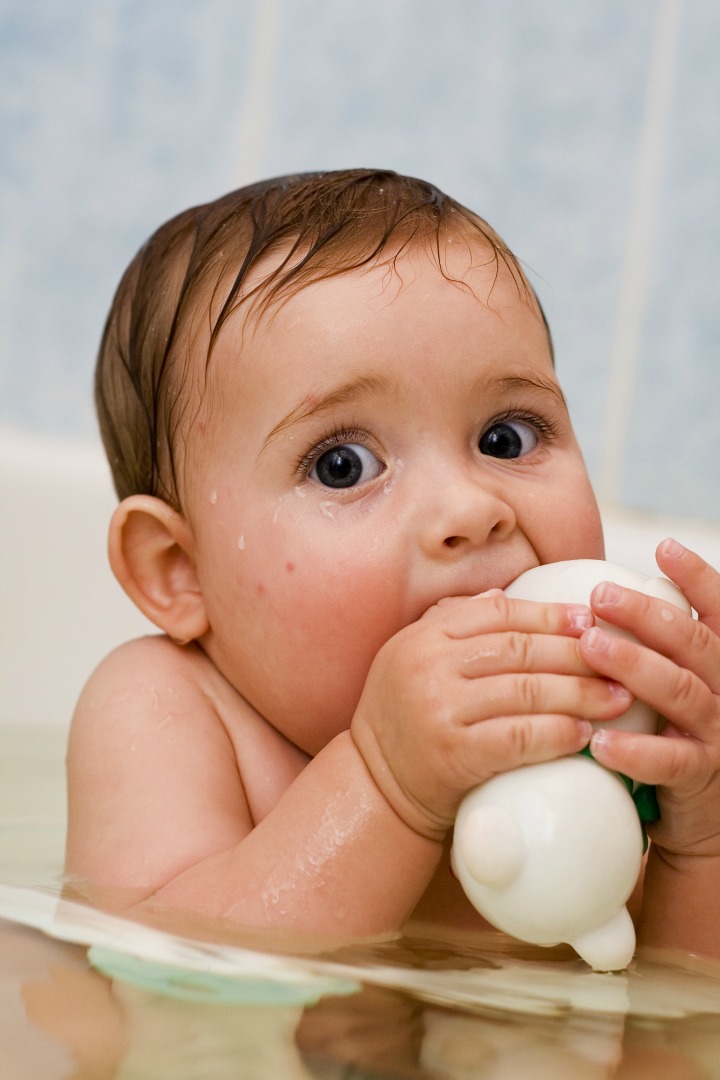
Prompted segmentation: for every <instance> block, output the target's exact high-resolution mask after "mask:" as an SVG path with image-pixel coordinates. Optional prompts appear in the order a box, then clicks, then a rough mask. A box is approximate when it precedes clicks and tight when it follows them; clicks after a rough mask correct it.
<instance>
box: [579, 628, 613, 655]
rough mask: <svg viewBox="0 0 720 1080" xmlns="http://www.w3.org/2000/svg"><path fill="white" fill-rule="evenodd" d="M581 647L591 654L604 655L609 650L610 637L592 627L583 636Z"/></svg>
mask: <svg viewBox="0 0 720 1080" xmlns="http://www.w3.org/2000/svg"><path fill="white" fill-rule="evenodd" d="M583 645H584V646H585V647H586V648H587V649H590V650H591V651H592V652H599V653H606V652H607V651H608V649H609V648H610V635H609V634H606V633H605V631H604V630H601V629H600V627H599V626H593V627H592V628H591V629H590V630H588V632H587V633H586V634H585V635H584V636H583Z"/></svg>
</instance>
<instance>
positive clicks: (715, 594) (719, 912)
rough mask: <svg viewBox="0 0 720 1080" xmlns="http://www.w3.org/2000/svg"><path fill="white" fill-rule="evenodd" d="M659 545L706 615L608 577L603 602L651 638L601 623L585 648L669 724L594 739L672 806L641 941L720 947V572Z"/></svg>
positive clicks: (665, 566) (613, 761)
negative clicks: (615, 631)
mask: <svg viewBox="0 0 720 1080" xmlns="http://www.w3.org/2000/svg"><path fill="white" fill-rule="evenodd" d="M657 557H658V565H659V567H660V569H661V570H662V571H663V572H664V573H665V574H667V576H668V577H669V578H671V579H672V580H673V581H674V582H675V583H676V585H678V587H679V588H680V589H681V590H682V592H683V593H684V594H685V596H686V597H687V599H688V601H689V602H690V603H691V604H692V606H693V607H694V608H695V610H696V611H697V613H698V618H697V619H696V620H693V619H691V618H690V617H689V616H687V615H685V614H684V613H682V612H680V611H678V610H677V609H676V608H674V607H672V606H671V605H669V604H666V603H663V602H662V601H659V600H652V599H650V598H648V597H646V596H643V595H641V594H640V593H636V592H632V591H630V590H627V589H617V588H616V589H615V590H612V591H610V592H608V590H604V589H603V588H602V587H599V589H598V590H596V591H595V593H594V594H593V602H592V606H593V609H594V611H595V612H596V614H597V615H598V616H601V617H602V618H603V619H606V620H607V621H608V622H611V623H613V624H614V625H615V626H618V627H622V628H624V629H626V630H629V631H630V632H631V633H632V634H633V635H634V636H635V637H636V638H637V639H638V640H639V641H640V642H642V645H637V644H635V643H633V642H631V641H627V640H624V639H620V638H617V637H610V636H609V635H605V634H598V633H597V632H596V631H593V632H591V633H590V634H588V635H586V637H585V638H584V639H583V640H582V642H581V652H582V655H583V656H584V657H585V659H586V660H587V662H588V663H589V664H590V665H592V666H593V667H594V668H595V670H596V671H598V673H601V674H604V675H607V676H608V677H611V678H614V679H617V680H619V681H621V682H622V683H623V684H624V685H625V686H627V687H628V689H630V690H631V691H632V692H633V694H634V695H635V696H637V697H638V698H640V699H642V700H644V701H647V702H648V703H649V704H650V705H652V706H653V707H654V708H656V709H657V710H658V712H660V713H661V714H662V715H663V716H664V717H665V718H666V720H667V723H666V726H665V728H664V730H663V731H662V735H661V737H659V738H658V737H656V736H652V735H633V734H629V733H624V732H620V731H617V732H616V731H609V730H608V731H602V732H599V733H597V734H596V735H595V736H594V737H593V741H592V744H591V745H592V749H593V753H594V754H595V757H596V758H597V759H598V761H600V762H602V763H603V764H604V765H607V766H608V767H609V768H612V769H617V770H618V771H620V772H623V773H625V774H627V775H628V776H631V777H633V778H634V779H635V780H638V781H641V782H644V783H649V784H657V785H658V799H659V803H660V811H661V818H660V821H659V822H658V823H657V824H656V825H654V826H653V827H652V828H651V829H650V835H651V839H652V841H653V844H652V847H651V850H650V854H649V857H648V863H647V869H646V873H645V881H644V896H643V907H642V914H641V918H640V925H639V938H640V941H641V942H643V943H644V944H646V945H651V946H657V947H663V948H675V949H682V950H687V951H691V952H702V953H705V954H706V955H711V956H716V957H720V899H719V898H720V574H718V573H717V572H716V571H715V570H713V569H712V567H710V566H709V565H708V564H707V563H706V562H705V561H704V560H703V559H701V558H700V557H699V556H698V555H695V554H694V553H693V552H691V551H688V550H686V549H685V548H683V547H681V546H680V545H678V544H676V543H675V542H673V541H666V542H665V543H664V544H661V545H660V547H659V548H658V553H657Z"/></svg>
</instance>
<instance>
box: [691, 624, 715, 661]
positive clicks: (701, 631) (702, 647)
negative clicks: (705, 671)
mask: <svg viewBox="0 0 720 1080" xmlns="http://www.w3.org/2000/svg"><path fill="white" fill-rule="evenodd" d="M714 639H715V635H714V634H713V632H712V630H711V629H710V628H709V627H708V626H706V625H705V623H703V622H700V620H699V619H693V620H692V622H691V624H690V634H689V647H690V649H691V650H692V651H693V652H696V653H703V652H706V651H707V650H708V649H709V648H710V647H711V644H714Z"/></svg>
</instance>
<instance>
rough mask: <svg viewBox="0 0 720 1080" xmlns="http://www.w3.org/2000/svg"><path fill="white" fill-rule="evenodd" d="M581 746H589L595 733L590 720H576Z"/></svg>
mask: <svg viewBox="0 0 720 1080" xmlns="http://www.w3.org/2000/svg"><path fill="white" fill-rule="evenodd" d="M575 723H576V724H577V729H578V735H579V737H580V745H581V746H587V744H588V743H589V742H590V738H591V736H592V733H593V726H592V724H591V723H590V721H589V720H576V721H575Z"/></svg>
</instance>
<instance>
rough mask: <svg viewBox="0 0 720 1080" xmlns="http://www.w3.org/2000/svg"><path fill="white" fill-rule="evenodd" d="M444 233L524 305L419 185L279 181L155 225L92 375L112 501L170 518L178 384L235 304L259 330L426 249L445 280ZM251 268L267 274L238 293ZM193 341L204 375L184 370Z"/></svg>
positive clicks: (116, 304)
mask: <svg viewBox="0 0 720 1080" xmlns="http://www.w3.org/2000/svg"><path fill="white" fill-rule="evenodd" d="M450 228H453V229H454V230H455V231H461V232H463V233H465V234H468V235H470V236H472V235H474V236H476V237H477V236H480V237H481V238H482V239H483V240H484V241H485V242H486V243H487V244H488V245H489V249H490V252H491V256H492V257H493V258H494V260H495V263H496V266H497V267H498V268H499V266H500V263H501V262H502V263H504V264H505V265H506V266H507V267H508V268H509V269H510V270H511V272H512V273H513V276H514V278H515V280H516V282H517V283H518V288H519V289H522V290H525V291H527V292H528V293H530V289H529V286H528V285H527V283H526V279H525V277H524V275H523V273H522V271H521V269H520V267H519V264H518V262H517V260H516V259H515V257H514V256H513V254H512V253H511V252H510V250H509V249H508V248H507V246H506V245H505V244H504V243H503V241H502V240H501V239H500V237H499V236H498V235H497V234H496V233H495V232H494V231H493V230H492V229H491V228H490V226H489V225H488V224H487V223H486V222H485V221H483V220H482V219H481V218H479V217H478V216H477V215H475V214H473V213H472V212H471V211H469V210H467V209H466V208H465V207H463V206H461V205H460V203H458V202H456V201H455V200H454V199H452V198H450V197H449V196H448V195H445V194H444V193H443V192H441V191H439V190H438V189H437V188H435V187H433V186H432V185H431V184H428V183H426V182H425V181H423V180H416V179H413V178H411V177H407V176H401V175H399V174H397V173H394V172H385V171H377V170H371V169H352V170H346V171H339V172H325V173H305V174H299V175H294V176H283V177H278V178H276V179H273V180H267V181H263V182H262V183H258V184H253V185H251V186H249V187H244V188H240V189H239V190H238V191H234V192H231V193H230V194H229V195H225V196H223V197H222V198H219V199H216V200H215V201H214V202H210V203H206V204H204V205H202V206H197V207H194V208H192V209H190V210H186V211H185V212H184V213H181V214H179V215H178V216H177V217H174V218H172V219H171V220H170V221H168V222H167V223H166V224H164V225H162V226H161V227H160V228H159V229H158V230H157V232H155V233H154V234H153V235H152V236H151V237H150V239H149V240H148V241H147V243H146V244H145V245H144V246H143V247H142V248H141V249H140V251H139V252H138V254H137V255H136V256H135V258H134V259H133V261H132V263H131V264H130V266H129V267H128V269H127V270H126V272H125V274H124V276H123V278H122V280H121V282H120V285H119V287H118V290H117V292H116V294H115V298H114V300H113V304H112V307H111V309H110V313H109V315H108V319H107V322H106V325H105V330H104V333H103V337H102V342H101V345H100V351H99V355H98V361H97V367H96V372H95V403H96V408H97V413H98V419H99V423H100V432H101V435H102V439H103V443H104V445H105V450H106V453H107V456H108V460H109V462H110V468H111V471H112V476H113V481H114V483H115V489H116V491H117V494H118V496H119V497H120V498H121V499H122V498H125V497H126V496H128V495H132V494H148V495H157V496H159V497H160V498H163V499H165V500H166V501H167V502H168V503H170V504H171V505H172V506H174V507H175V508H176V509H179V508H180V496H179V488H178V465H177V461H178V446H177V443H178V433H179V432H181V431H187V424H188V418H187V417H186V415H185V414H186V412H187V409H188V407H189V402H190V400H191V397H192V395H191V394H189V393H188V392H187V387H188V385H189V380H191V379H198V378H200V379H203V378H204V376H205V372H206V370H207V364H208V363H209V362H210V359H211V355H212V350H213V346H214V344H215V341H216V340H217V336H218V334H219V332H220V330H221V328H222V326H223V324H224V322H225V320H226V319H227V317H228V316H229V315H230V314H231V313H232V312H233V311H235V310H236V309H237V307H238V306H239V305H240V304H248V306H249V311H250V312H252V313H253V314H255V315H258V316H260V315H262V314H263V313H265V312H267V310H268V309H269V308H270V307H272V306H273V305H274V304H276V303H280V302H282V300H283V299H284V298H286V297H287V296H289V295H292V294H293V293H294V292H296V291H298V290H299V289H301V288H302V287H303V286H304V285H307V284H309V283H310V282H312V281H318V280H322V279H324V278H329V277H333V276H336V275H339V274H344V273H347V272H349V271H352V270H358V269H360V268H361V267H365V266H370V265H372V264H374V263H375V262H376V260H378V258H380V257H381V256H382V255H383V253H385V252H389V258H388V263H389V264H390V265H393V264H394V262H395V260H396V259H397V258H398V256H399V254H400V253H401V252H402V251H404V250H405V249H407V248H408V246H410V245H411V244H417V243H424V244H426V245H428V247H429V250H430V251H431V253H432V254H433V256H434V258H435V259H436V262H437V265H438V268H439V269H440V270H441V272H444V269H443V260H442V253H441V241H442V238H443V236H444V235H445V233H446V232H447V231H448V230H449V229H450ZM273 255H278V257H279V260H278V259H276V260H272V259H270V257H271V256H273ZM264 260H269V267H270V268H269V270H268V272H267V274H265V275H264V276H263V275H261V276H260V279H259V281H258V277H257V274H255V275H254V277H253V281H252V282H250V283H249V282H248V279H249V277H250V275H251V274H253V272H254V271H257V270H258V268H259V266H260V264H261V262H263V261H264ZM543 318H544V316H543ZM203 334H204V337H203ZM198 336H200V337H201V339H202V340H204V342H205V345H204V348H205V350H206V355H205V358H204V363H203V365H198V364H197V360H196V358H195V357H194V356H193V340H194V338H196V337H198ZM208 340H209V344H208Z"/></svg>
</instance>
